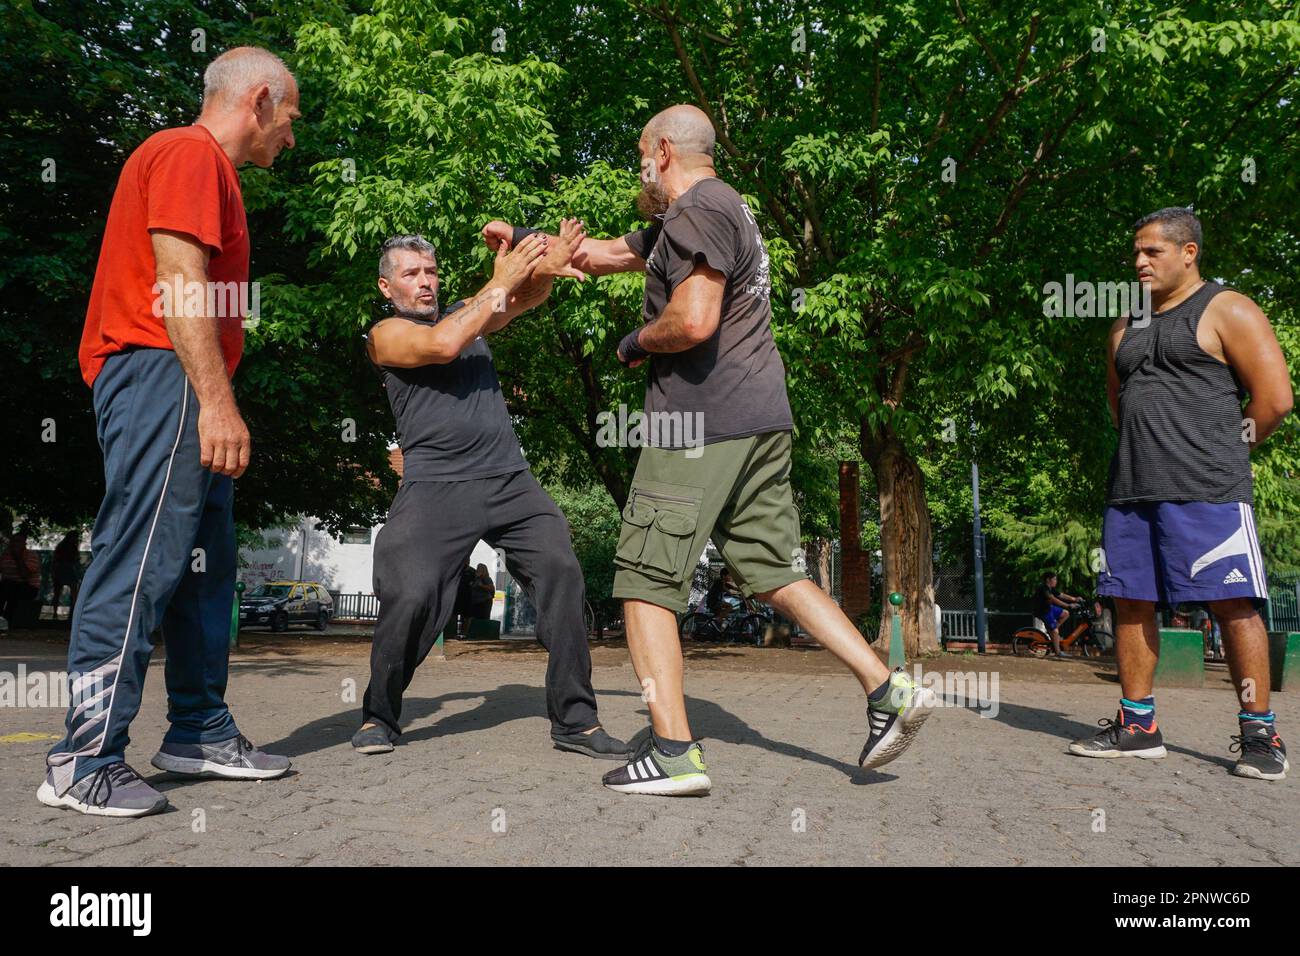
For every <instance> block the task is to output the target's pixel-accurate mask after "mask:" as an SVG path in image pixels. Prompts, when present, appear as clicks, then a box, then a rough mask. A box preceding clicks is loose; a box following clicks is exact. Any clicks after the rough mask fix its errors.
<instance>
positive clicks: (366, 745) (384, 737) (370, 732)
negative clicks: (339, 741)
mask: <svg viewBox="0 0 1300 956" xmlns="http://www.w3.org/2000/svg"><path fill="white" fill-rule="evenodd" d="M352 749H353V750H355V751H356V752H357V753H359V754H386V753H388V752H389V751H390V750H392V749H393V735H392V734H391V733H390V732H389V730H388V728H387V727H385V726H384V725H383V724H375V725H374V726H373V727H362V728H361V729H360V730H358V731H357V732H356V733H355V734H353V735H352Z"/></svg>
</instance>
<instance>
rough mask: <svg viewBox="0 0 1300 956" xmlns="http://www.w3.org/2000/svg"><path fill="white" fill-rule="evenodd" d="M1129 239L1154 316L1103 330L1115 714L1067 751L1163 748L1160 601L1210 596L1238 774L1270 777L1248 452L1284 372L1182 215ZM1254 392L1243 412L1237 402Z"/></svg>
mask: <svg viewBox="0 0 1300 956" xmlns="http://www.w3.org/2000/svg"><path fill="white" fill-rule="evenodd" d="M1134 229H1135V231H1136V236H1135V239H1134V243H1133V250H1134V255H1135V264H1136V267H1137V273H1138V281H1139V282H1141V283H1143V284H1145V285H1146V286H1148V287H1149V289H1150V293H1151V304H1152V307H1153V309H1154V311H1153V312H1152V314H1150V315H1140V316H1134V317H1131V318H1130V317H1125V318H1122V319H1120V320H1118V321H1117V322H1116V323H1115V324H1114V326H1112V328H1111V332H1110V349H1109V351H1110V365H1109V386H1108V391H1109V397H1110V406H1111V415H1112V417H1113V419H1114V422H1115V425H1116V427H1117V428H1118V429H1119V447H1118V448H1117V450H1116V452H1115V457H1114V460H1113V461H1112V462H1111V471H1110V479H1109V487H1108V492H1107V507H1106V513H1105V517H1104V520H1103V526H1102V551H1103V560H1104V567H1103V569H1102V571H1101V573H1100V582H1099V587H1098V593H1100V594H1102V595H1108V596H1110V597H1112V598H1114V600H1115V610H1116V628H1115V639H1116V640H1115V644H1116V657H1117V658H1118V662H1119V674H1120V685H1121V688H1122V690H1123V695H1124V696H1123V698H1122V699H1121V700H1120V712H1119V717H1118V720H1117V721H1116V722H1114V723H1111V722H1110V721H1103V722H1102V724H1103V729H1102V731H1101V732H1100V733H1098V734H1097V735H1096V736H1095V737H1093V738H1087V739H1083V740H1078V741H1075V742H1074V743H1073V744H1071V745H1070V752H1071V753H1075V754H1079V755H1081V756H1088V757H1122V756H1135V757H1145V758H1152V757H1163V756H1165V747H1164V742H1163V738H1162V736H1161V733H1160V729H1159V727H1158V726H1157V724H1156V720H1155V698H1154V697H1153V696H1152V682H1153V680H1154V676H1155V668H1156V660H1157V657H1158V656H1159V652H1160V635H1159V631H1158V630H1157V627H1156V619H1155V608H1156V605H1157V604H1161V605H1174V604H1178V603H1181V602H1188V601H1189V602H1205V603H1207V604H1208V605H1209V607H1210V609H1211V611H1212V612H1213V614H1214V616H1215V618H1216V619H1217V620H1218V622H1219V626H1220V628H1221V630H1222V632H1223V636H1224V642H1225V644H1226V647H1227V652H1228V665H1229V669H1230V670H1231V672H1232V680H1233V684H1234V685H1235V686H1236V688H1237V694H1238V698H1239V700H1240V703H1241V711H1240V713H1239V714H1238V715H1237V716H1238V720H1239V722H1240V728H1241V733H1240V735H1239V736H1237V737H1234V738H1233V739H1234V740H1235V741H1236V742H1235V743H1234V744H1233V746H1232V750H1234V751H1237V752H1239V754H1240V756H1239V759H1238V760H1237V763H1236V765H1235V766H1234V767H1233V771H1232V772H1233V773H1234V774H1237V775H1238V776H1242V777H1251V778H1255V779H1263V780H1280V779H1282V777H1284V776H1285V775H1286V771H1287V769H1289V767H1288V763H1287V759H1286V747H1285V746H1283V744H1282V739H1281V738H1280V737H1279V736H1278V733H1277V730H1276V728H1275V725H1274V718H1273V712H1272V711H1271V710H1270V709H1269V696H1268V695H1269V684H1270V680H1269V657H1268V634H1267V631H1266V629H1265V626H1264V622H1263V620H1262V619H1261V618H1260V614H1259V607H1260V605H1261V604H1262V603H1263V601H1264V600H1266V599H1267V597H1268V585H1267V581H1266V579H1265V576H1264V562H1263V558H1262V556H1261V553H1260V548H1259V538H1258V535H1257V533H1256V530H1255V519H1254V513H1253V510H1252V508H1251V503H1252V490H1253V489H1252V481H1251V471H1250V451H1251V449H1253V448H1254V447H1255V446H1256V445H1257V444H1259V442H1261V441H1263V440H1264V439H1265V438H1266V437H1268V435H1269V434H1270V433H1271V432H1272V431H1273V430H1274V429H1276V428H1277V426H1278V425H1279V423H1281V421H1282V419H1283V418H1284V417H1286V415H1287V414H1288V413H1289V412H1290V410H1291V404H1292V396H1291V378H1290V374H1289V373H1288V371H1287V366H1286V360H1285V358H1284V357H1283V355H1282V350H1281V348H1280V347H1279V345H1278V342H1277V339H1276V337H1275V336H1274V334H1273V329H1272V327H1271V326H1270V325H1269V322H1268V319H1267V318H1266V317H1265V316H1264V313H1263V312H1261V311H1260V309H1259V307H1258V306H1256V305H1255V303H1254V302H1252V301H1251V300H1250V299H1248V298H1246V297H1245V296H1244V295H1241V294H1239V293H1237V292H1232V291H1230V290H1228V289H1225V288H1224V287H1223V286H1221V285H1219V284H1218V283H1215V282H1206V281H1205V280H1203V279H1202V278H1201V274H1200V259H1201V249H1202V244H1201V224H1200V222H1199V221H1198V220H1197V218H1196V217H1195V216H1194V215H1193V214H1192V212H1191V210H1189V209H1183V208H1168V209H1161V210H1159V211H1158V212H1155V213H1152V214H1151V215H1149V216H1146V217H1145V218H1143V219H1141V220H1139V221H1138V222H1137V223H1136V224H1135V226H1134ZM1247 396H1249V401H1248V403H1247V405H1246V407H1245V410H1244V411H1243V409H1242V406H1241V402H1242V400H1243V399H1245V398H1246V397H1247Z"/></svg>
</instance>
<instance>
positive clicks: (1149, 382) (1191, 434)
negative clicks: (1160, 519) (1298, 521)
mask: <svg viewBox="0 0 1300 956" xmlns="http://www.w3.org/2000/svg"><path fill="white" fill-rule="evenodd" d="M1223 291H1224V287H1223V286H1221V285H1219V284H1218V283H1217V282H1206V283H1205V284H1204V285H1202V286H1201V287H1200V288H1199V289H1197V290H1196V291H1195V292H1194V293H1192V294H1191V295H1190V296H1188V297H1187V298H1186V299H1184V300H1183V301H1182V302H1180V303H1179V304H1178V305H1176V306H1174V307H1173V308H1172V309H1169V310H1167V311H1165V312H1155V313H1153V314H1152V316H1151V320H1150V322H1149V323H1147V324H1146V325H1145V326H1142V325H1139V326H1137V327H1135V326H1134V325H1133V319H1129V322H1128V327H1127V328H1126V329H1125V330H1124V337H1123V338H1122V339H1121V340H1120V343H1119V348H1118V349H1117V350H1116V351H1115V371H1116V373H1117V374H1118V376H1119V381H1120V389H1119V447H1118V448H1117V449H1116V451H1115V457H1114V458H1113V459H1112V460H1111V465H1110V480H1109V485H1108V491H1107V501H1108V503H1109V504H1112V505H1118V504H1129V503H1134V502H1142V501H1208V502H1231V501H1244V502H1246V503H1250V501H1251V493H1252V490H1253V488H1252V482H1251V474H1250V445H1248V444H1247V443H1246V442H1244V441H1242V414H1241V412H1242V406H1241V402H1242V399H1243V398H1245V391H1244V390H1243V389H1242V387H1241V383H1240V382H1239V381H1238V379H1237V376H1236V373H1234V372H1233V370H1232V368H1231V367H1230V366H1228V365H1226V364H1224V363H1223V362H1220V361H1219V360H1218V359H1216V358H1214V356H1212V355H1210V354H1209V353H1207V352H1206V351H1205V350H1204V349H1202V348H1201V346H1200V345H1199V344H1198V343H1197V341H1196V327H1197V326H1198V325H1199V324H1200V322H1201V316H1202V315H1204V314H1205V308H1206V306H1208V305H1209V304H1210V300H1211V299H1213V298H1214V297H1215V296H1216V295H1218V294H1219V293H1220V292H1223Z"/></svg>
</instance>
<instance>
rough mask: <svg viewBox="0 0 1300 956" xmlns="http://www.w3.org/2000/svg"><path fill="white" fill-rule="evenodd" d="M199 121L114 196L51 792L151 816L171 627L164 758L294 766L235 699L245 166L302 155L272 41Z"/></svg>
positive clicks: (218, 80) (233, 59)
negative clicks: (155, 637) (91, 465)
mask: <svg viewBox="0 0 1300 956" xmlns="http://www.w3.org/2000/svg"><path fill="white" fill-rule="evenodd" d="M203 79H204V89H203V111H202V113H201V114H200V116H199V118H198V121H197V122H196V123H195V124H194V125H193V126H186V127H182V128H179V129H168V130H163V131H162V132H159V133H155V134H154V135H153V136H151V137H149V139H147V140H145V142H144V143H142V144H141V145H140V146H139V147H138V148H137V149H136V150H135V152H133V153H132V154H131V156H130V157H129V158H128V159H127V161H126V165H125V166H124V167H123V168H122V174H121V176H120V178H119V179H118V182H117V188H116V190H115V191H114V193H113V202H112V205H111V206H110V207H109V212H108V222H107V224H106V225H105V228H104V242H103V245H102V246H101V247H100V253H99V264H98V267H97V268H96V270H95V282H94V286H93V287H92V289H91V293H90V304H89V307H88V308H87V310H86V326H85V330H84V332H83V334H82V337H81V349H80V355H79V358H80V362H81V372H82V376H83V377H84V378H85V380H86V384H87V385H89V386H91V388H92V389H93V393H94V406H95V417H96V422H97V428H98V433H99V443H100V447H101V449H102V451H103V454H104V480H105V486H106V488H105V494H104V501H103V504H101V506H100V509H99V515H98V516H97V518H96V520H95V530H94V535H93V537H92V540H91V564H90V567H89V568H88V569H87V571H86V576H85V580H84V581H83V582H82V587H81V594H80V600H79V602H78V604H77V608H76V612H75V613H74V615H73V619H72V638H71V643H70V645H69V648H68V671H69V680H70V682H71V686H70V698H71V704H70V707H69V709H68V716H67V735H66V736H65V737H64V739H63V740H62V741H60V742H59V743H58V744H57V745H56V746H55V747H54V749H53V750H51V751H50V754H49V756H48V758H47V761H46V763H47V771H46V778H45V782H44V783H43V784H42V785H41V787H40V789H39V790H38V792H37V797H38V799H39V800H40V801H41V802H42V803H44V804H47V805H49V806H56V807H67V808H70V809H75V810H79V811H81V812H82V813H91V814H96V815H101V816H141V815H143V814H146V813H156V812H158V811H160V810H163V809H165V808H166V806H167V798H166V797H164V796H163V795H162V794H161V793H159V792H158V791H156V790H154V789H153V788H152V787H150V786H149V785H148V784H147V783H145V782H144V780H142V779H141V778H140V776H139V775H138V774H136V772H135V771H134V770H132V769H131V768H130V767H129V766H127V764H126V762H125V750H126V745H127V742H128V736H127V731H128V728H129V726H130V723H131V720H132V718H133V717H134V716H135V714H136V712H137V711H138V710H139V707H140V695H141V690H142V687H143V684H144V677H145V671H146V668H147V666H148V663H149V656H150V653H151V651H152V643H151V640H150V635H151V634H152V633H153V632H154V630H155V629H161V631H162V636H163V640H164V641H165V642H166V644H167V668H166V679H167V697H168V705H169V706H168V712H167V716H168V720H169V721H170V722H171V728H170V730H168V732H167V734H166V736H165V738H164V740H163V744H162V747H161V749H160V750H159V751H158V753H157V754H156V755H155V756H154V758H153V764H154V766H156V767H159V768H161V769H163V770H168V771H171V772H173V773H181V774H215V775H218V776H223V777H233V778H239V779H264V778H268V777H278V776H280V775H281V774H283V773H284V772H285V771H287V770H288V769H289V761H288V759H286V758H284V757H275V756H272V755H270V754H266V753H263V752H262V751H260V750H257V749H256V748H255V747H254V746H253V745H252V744H250V743H249V742H248V740H247V739H246V738H245V737H244V736H243V735H242V734H240V733H239V730H238V728H237V727H236V726H235V722H234V719H233V718H232V717H231V715H230V711H229V710H228V709H227V707H226V704H225V691H226V675H227V648H228V641H229V629H230V607H231V601H232V600H233V598H234V587H235V566H236V550H235V532H234V519H233V512H232V508H231V505H232V501H233V491H234V482H233V479H235V478H238V477H239V476H240V475H242V474H243V473H244V469H245V468H247V467H248V458H249V450H250V446H249V435H248V429H247V427H245V425H244V421H243V418H242V417H241V416H240V414H239V408H238V406H236V404H235V398H234V393H233V392H232V391H231V387H230V377H231V376H232V375H233V374H234V371H235V367H236V366H237V365H238V364H239V356H240V352H241V350H242V348H243V341H244V333H243V322H244V320H245V319H246V318H248V317H249V313H250V309H249V304H250V303H252V302H255V301H256V300H257V295H256V292H255V289H254V288H253V287H252V286H250V283H249V279H248V254H249V242H248V222H247V220H246V218H245V216H244V204H243V197H242V195H241V192H240V186H239V176H238V173H237V172H236V170H237V169H238V167H240V166H242V165H243V164H245V163H249V162H252V163H255V164H256V165H258V166H261V167H263V168H267V167H270V166H271V164H272V163H273V162H274V161H275V159H276V157H277V156H278V155H279V153H280V151H281V150H282V149H285V148H292V147H293V145H294V141H293V121H294V120H295V119H296V118H297V117H298V115H299V113H298V87H297V84H296V83H295V82H294V79H293V76H292V75H291V74H290V73H289V71H288V69H287V68H286V67H285V65H284V63H283V62H281V60H280V59H279V58H278V57H276V56H275V55H274V54H272V53H268V52H267V51H266V50H261V49H258V48H256V47H237V48H235V49H233V50H229V51H227V52H226V53H224V54H222V55H221V56H219V57H217V58H216V59H215V60H213V61H212V63H211V64H210V65H209V66H208V69H207V72H206V73H205V74H204V78H203Z"/></svg>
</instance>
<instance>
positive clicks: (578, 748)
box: [551, 737, 632, 760]
mask: <svg viewBox="0 0 1300 956" xmlns="http://www.w3.org/2000/svg"><path fill="white" fill-rule="evenodd" d="M551 743H553V744H555V749H556V750H566V751H568V752H569V753H572V754H582V755H583V756H586V757H595V758H596V759H597V760H627V759H628V758H629V757H631V756H632V753H631V751H628V750H624V751H622V752H621V753H616V754H603V753H601V752H600V751H599V750H592V749H591V748H590V747H584V746H582V744H571V743H565V742H563V741H559V740H556V739H555V738H554V737H552V738H551Z"/></svg>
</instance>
